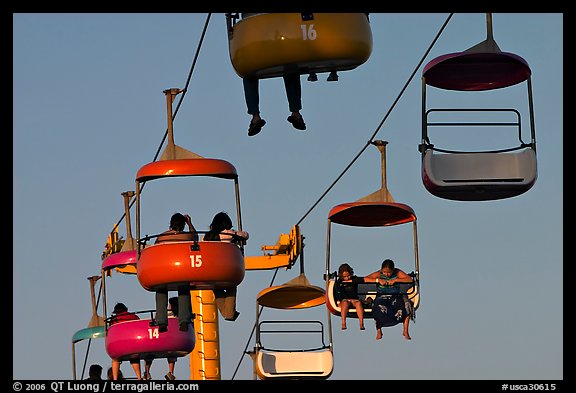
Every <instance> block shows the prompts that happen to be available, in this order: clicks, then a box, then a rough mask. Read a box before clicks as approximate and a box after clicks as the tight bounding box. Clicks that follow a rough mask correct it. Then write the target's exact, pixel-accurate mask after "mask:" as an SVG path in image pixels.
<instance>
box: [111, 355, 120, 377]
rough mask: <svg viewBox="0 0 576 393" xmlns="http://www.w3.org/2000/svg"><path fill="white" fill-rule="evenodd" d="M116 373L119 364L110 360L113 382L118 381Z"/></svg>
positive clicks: (118, 369)
mask: <svg viewBox="0 0 576 393" xmlns="http://www.w3.org/2000/svg"><path fill="white" fill-rule="evenodd" d="M118 371H120V362H119V361H117V360H112V379H113V380H114V381H117V380H118Z"/></svg>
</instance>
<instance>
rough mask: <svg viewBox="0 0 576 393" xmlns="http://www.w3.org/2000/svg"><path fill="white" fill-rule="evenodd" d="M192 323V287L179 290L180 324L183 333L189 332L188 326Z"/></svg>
mask: <svg viewBox="0 0 576 393" xmlns="http://www.w3.org/2000/svg"><path fill="white" fill-rule="evenodd" d="M191 322H192V297H191V296H190V287H188V286H183V287H179V288H178V323H179V325H180V330H181V331H184V332H185V331H188V324H190V323H191Z"/></svg>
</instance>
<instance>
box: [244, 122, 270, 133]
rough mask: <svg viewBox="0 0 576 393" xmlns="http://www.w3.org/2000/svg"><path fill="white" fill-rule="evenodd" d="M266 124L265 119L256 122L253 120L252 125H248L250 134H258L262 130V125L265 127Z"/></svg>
mask: <svg viewBox="0 0 576 393" xmlns="http://www.w3.org/2000/svg"><path fill="white" fill-rule="evenodd" d="M265 124H266V120H264V119H260V120H256V121H255V122H253V121H251V122H250V127H248V136H254V135H256V134H258V133H259V132H260V131H261V130H262V127H264V125H265Z"/></svg>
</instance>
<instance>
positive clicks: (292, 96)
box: [283, 74, 306, 130]
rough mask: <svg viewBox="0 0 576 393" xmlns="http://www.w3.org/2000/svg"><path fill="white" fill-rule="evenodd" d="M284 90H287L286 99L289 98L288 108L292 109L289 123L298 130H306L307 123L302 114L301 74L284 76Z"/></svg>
mask: <svg viewBox="0 0 576 393" xmlns="http://www.w3.org/2000/svg"><path fill="white" fill-rule="evenodd" d="M283 79H284V88H285V89H286V97H287V98H288V108H289V109H290V112H291V114H290V116H288V119H287V120H288V121H289V122H290V123H292V126H293V127H294V128H296V129H297V130H305V129H306V123H304V119H303V118H302V115H301V114H300V110H301V109H302V86H301V84H300V74H289V75H284V77H283Z"/></svg>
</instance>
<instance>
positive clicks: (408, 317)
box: [402, 315, 412, 340]
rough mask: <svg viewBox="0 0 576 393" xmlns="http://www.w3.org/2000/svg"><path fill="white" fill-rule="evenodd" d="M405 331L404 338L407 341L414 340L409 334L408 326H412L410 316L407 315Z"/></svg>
mask: <svg viewBox="0 0 576 393" xmlns="http://www.w3.org/2000/svg"><path fill="white" fill-rule="evenodd" d="M403 325H404V330H403V332H402V335H403V336H404V338H405V339H406V340H412V337H410V334H409V333H408V325H410V315H407V316H406V318H404V323H403Z"/></svg>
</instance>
